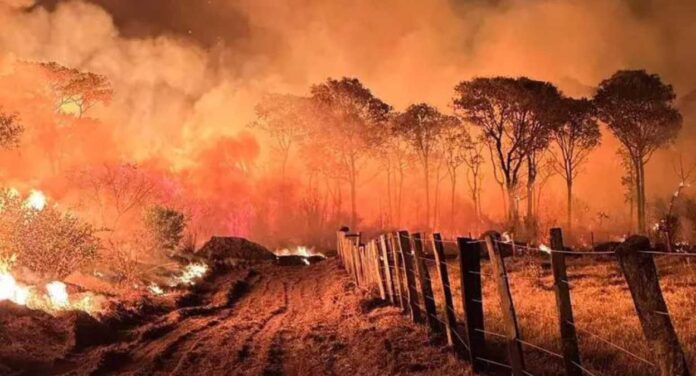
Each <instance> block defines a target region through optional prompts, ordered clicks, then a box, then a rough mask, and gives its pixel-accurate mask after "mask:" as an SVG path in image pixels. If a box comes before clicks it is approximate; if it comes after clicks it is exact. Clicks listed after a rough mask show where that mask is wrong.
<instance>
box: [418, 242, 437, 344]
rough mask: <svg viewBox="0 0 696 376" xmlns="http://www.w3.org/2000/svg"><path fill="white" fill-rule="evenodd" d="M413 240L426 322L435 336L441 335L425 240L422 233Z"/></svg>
mask: <svg viewBox="0 0 696 376" xmlns="http://www.w3.org/2000/svg"><path fill="white" fill-rule="evenodd" d="M412 238H413V258H414V260H415V264H416V271H417V272H418V280H419V281H420V287H421V295H422V296H423V305H424V306H425V322H426V323H427V324H428V327H429V328H430V330H431V332H432V333H433V334H441V333H442V327H441V326H440V321H438V318H437V308H436V306H435V294H433V286H432V284H431V279H430V273H429V272H428V266H427V265H426V264H425V253H424V252H423V248H424V247H423V238H422V235H421V234H420V233H415V234H413V235H412Z"/></svg>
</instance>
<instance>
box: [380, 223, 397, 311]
mask: <svg viewBox="0 0 696 376" xmlns="http://www.w3.org/2000/svg"><path fill="white" fill-rule="evenodd" d="M378 246H379V248H380V254H381V255H382V263H383V264H384V283H385V285H386V287H387V295H388V296H389V302H390V303H391V304H394V303H395V302H396V300H395V299H394V284H393V283H392V272H391V270H390V268H389V249H388V248H387V239H386V236H384V234H382V235H380V236H379V245H378Z"/></svg>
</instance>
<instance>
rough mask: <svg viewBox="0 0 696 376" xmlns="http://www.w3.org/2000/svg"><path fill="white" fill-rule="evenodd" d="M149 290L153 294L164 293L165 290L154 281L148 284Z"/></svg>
mask: <svg viewBox="0 0 696 376" xmlns="http://www.w3.org/2000/svg"><path fill="white" fill-rule="evenodd" d="M147 290H148V291H150V293H151V294H153V295H164V290H162V288H161V287H159V285H158V284H156V283H154V282H152V283H150V284H149V285H148V286H147Z"/></svg>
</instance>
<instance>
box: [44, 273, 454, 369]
mask: <svg viewBox="0 0 696 376" xmlns="http://www.w3.org/2000/svg"><path fill="white" fill-rule="evenodd" d="M196 298H197V299H198V300H199V301H198V302H197V304H195V305H193V306H191V307H188V308H183V309H176V310H173V311H171V312H169V313H167V314H164V315H162V316H160V317H158V318H157V319H155V320H152V321H150V322H148V323H146V324H142V325H140V326H136V327H135V328H133V329H130V330H129V331H128V332H127V333H125V334H123V335H122V336H121V337H120V339H119V340H118V341H117V342H116V343H112V344H109V345H105V346H101V347H92V348H88V349H87V350H84V351H83V352H81V353H74V354H72V355H70V356H69V357H67V358H66V359H65V360H63V361H61V362H58V363H57V364H56V365H55V367H53V369H51V370H50V372H49V373H51V374H56V375H66V374H71V375H77V374H130V375H187V376H191V375H387V374H448V375H456V374H468V368H467V366H466V365H465V363H463V362H459V361H457V360H456V359H455V358H454V356H453V355H451V354H450V353H449V352H447V351H446V349H445V348H443V347H442V346H441V345H433V344H429V343H428V341H427V339H426V338H427V335H426V333H425V328H424V327H418V326H415V325H413V324H412V323H410V322H409V321H408V319H407V318H406V317H405V316H403V315H401V314H400V313H399V312H398V310H397V309H395V308H392V307H377V308H373V309H370V308H368V307H369V306H370V304H368V302H367V301H366V300H365V297H364V296H363V294H362V293H361V292H360V291H359V290H356V289H355V287H354V286H353V284H352V283H351V282H350V281H349V279H348V278H347V276H346V275H345V272H343V271H342V270H340V269H339V267H338V265H337V263H336V261H335V260H327V261H325V262H321V263H318V264H314V265H311V266H306V267H305V266H302V267H280V266H274V265H265V266H262V267H258V268H256V269H255V273H249V272H248V271H237V272H231V273H227V274H224V275H221V276H219V277H217V278H216V279H214V280H213V281H210V282H208V284H207V285H206V286H203V287H202V289H201V291H200V292H199V293H198V296H196Z"/></svg>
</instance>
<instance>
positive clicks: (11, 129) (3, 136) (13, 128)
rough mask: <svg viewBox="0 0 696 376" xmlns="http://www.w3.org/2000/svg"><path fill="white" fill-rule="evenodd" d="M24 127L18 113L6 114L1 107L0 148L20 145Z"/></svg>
mask: <svg viewBox="0 0 696 376" xmlns="http://www.w3.org/2000/svg"><path fill="white" fill-rule="evenodd" d="M23 132H24V127H23V126H22V125H21V124H20V123H19V117H18V116H17V114H6V113H4V112H2V109H1V108H0V148H5V149H7V148H11V147H16V146H17V145H19V138H20V137H21V135H22V133H23Z"/></svg>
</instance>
